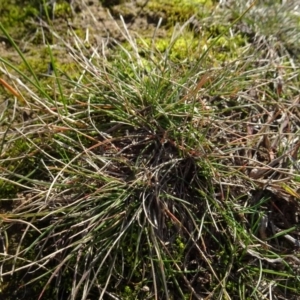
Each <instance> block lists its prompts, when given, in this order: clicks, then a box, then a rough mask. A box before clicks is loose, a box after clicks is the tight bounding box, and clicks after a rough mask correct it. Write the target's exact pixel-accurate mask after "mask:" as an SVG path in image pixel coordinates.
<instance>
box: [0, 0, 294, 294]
mask: <svg viewBox="0 0 300 300" xmlns="http://www.w3.org/2000/svg"><path fill="white" fill-rule="evenodd" d="M196 2H197V4H195V3H196ZM204 2H205V3H204ZM174 3H177V2H174ZM174 3H173V4H174ZM45 4H46V3H45ZM57 4H58V6H57V8H56V9H59V10H60V9H61V10H62V11H65V6H64V5H65V4H64V3H62V2H61V3H57ZM116 4H119V3H116ZM164 4H165V7H167V8H168V7H169V6H168V5H171V2H168V3H167V1H165V2H164ZM240 4H241V5H240V6H237V7H235V6H234V5H233V8H234V9H232V10H228V9H220V7H219V6H218V5H217V4H216V3H214V2H213V1H194V2H192V1H190V2H186V3H184V4H183V6H182V7H181V8H180V7H179V5H177V8H176V9H177V10H176V11H175V13H174V12H170V13H171V16H170V17H168V18H169V19H168V21H170V22H167V23H166V27H165V28H164V29H165V30H167V29H168V28H169V26H171V24H172V22H173V21H176V22H177V21H179V20H183V21H184V22H185V23H184V24H183V25H182V26H179V25H176V26H174V27H173V32H172V33H171V34H167V36H168V37H170V38H169V39H165V38H161V39H158V38H157V37H156V36H155V34H154V35H153V37H152V39H147V38H143V37H136V36H135V35H134V33H133V31H130V26H129V25H126V23H125V21H124V20H123V19H121V21H120V23H119V24H121V25H118V26H119V30H120V35H121V36H122V37H123V38H122V39H119V40H113V41H112V43H108V44H103V47H102V48H101V49H102V52H99V51H100V50H99V49H100V48H94V46H93V43H91V42H90V41H89V40H88V38H87V37H85V40H82V39H81V38H80V37H79V36H78V35H76V33H75V31H72V29H71V28H70V36H71V37H72V41H73V43H71V42H70V41H66V39H65V37H64V36H60V35H59V34H57V33H56V32H55V31H54V30H53V27H54V25H53V27H52V25H51V26H49V28H48V30H49V34H50V35H51V36H52V37H53V39H52V41H54V40H56V42H57V44H58V45H59V47H60V48H61V49H67V51H68V53H70V56H71V57H72V61H69V62H68V66H66V67H64V65H63V64H62V63H61V58H62V57H61V55H62V53H64V52H63V51H61V52H60V51H57V50H56V49H55V47H52V46H51V45H50V44H49V45H44V49H43V51H41V53H39V55H38V56H37V58H39V59H37V60H36V61H34V60H33V59H32V58H31V54H32V53H29V52H27V54H28V55H29V58H27V56H26V53H24V51H22V49H21V48H20V47H19V46H18V43H17V42H16V41H15V40H14V39H13V38H12V37H11V35H10V34H9V32H8V31H7V30H6V29H5V26H3V25H0V28H1V30H2V32H3V34H4V35H5V38H6V40H8V41H9V42H10V44H11V45H12V47H13V49H14V51H15V52H16V53H17V54H18V55H19V57H20V63H19V64H13V63H12V62H11V61H10V60H9V59H6V58H5V57H0V62H1V65H0V68H1V69H0V70H1V72H2V74H3V76H5V78H8V79H9V80H10V84H11V85H13V86H14V87H15V88H16V91H15V92H14V93H13V95H10V96H9V97H13V96H16V99H14V101H13V104H12V105H11V107H10V106H7V107H8V108H7V109H6V110H5V112H4V113H3V118H1V120H0V122H1V123H0V128H1V133H0V137H1V139H2V140H1V152H0V168H1V175H0V188H1V191H0V195H1V207H0V210H1V211H0V234H1V238H2V241H3V242H2V249H3V250H2V249H1V252H0V269H1V274H0V275H1V293H2V294H1V296H3V297H4V298H5V299H17V298H21V297H31V298H34V299H83V300H84V299H106V298H107V299H110V298H111V299H192V298H193V299H194V298H195V299H202V298H207V297H210V298H212V299H262V298H264V297H268V298H272V297H273V295H275V294H276V295H278V297H281V298H292V297H297V295H298V291H299V290H300V281H299V278H298V277H299V276H297V268H298V266H297V264H296V263H295V262H297V261H298V260H299V259H298V256H297V253H295V252H294V251H293V249H295V248H296V247H297V246H298V245H299V243H298V241H297V239H296V236H297V235H296V234H295V233H296V231H297V228H298V227H297V220H296V216H297V214H296V213H297V212H298V211H299V209H300V208H299V201H298V198H299V196H298V191H297V184H298V181H299V180H298V175H297V171H298V170H297V168H296V167H297V165H296V162H297V160H298V150H299V145H298V144H299V143H298V139H297V136H298V133H299V132H298V125H297V124H298V123H297V122H298V121H297V120H298V117H297V116H298V98H299V96H298V90H299V80H298V77H297V76H298V69H297V67H296V66H295V61H296V62H297V63H298V62H299V61H298V60H297V59H298V58H297V56H295V57H294V59H295V61H294V60H293V59H291V58H288V59H287V58H286V57H287V55H286V54H287V53H288V50H289V49H290V48H289V46H290V45H289V44H288V43H286V40H285V39H283V40H280V39H279V40H278V39H277V40H274V36H273V35H272V34H270V33H269V34H268V35H267V36H266V35H264V34H265V33H263V32H260V31H258V32H257V35H256V36H253V35H251V32H252V31H253V30H256V29H257V27H259V26H258V24H256V23H253V22H254V20H256V19H255V10H258V12H260V9H265V10H267V11H268V12H270V13H271V12H272V10H273V9H275V10H276V11H277V6H276V5H279V4H276V5H275V6H274V7H273V6H268V5H264V4H263V3H260V4H257V5H256V3H254V4H252V6H248V7H245V6H244V5H245V4H244V2H242V1H241V3H240ZM59 5H61V6H59ZM66 5H67V4H66ZM157 5H161V4H159V3H158V2H155V1H153V2H149V6H148V7H146V8H145V11H146V12H148V13H149V10H150V11H151V10H153V8H154V7H156V6H157ZM199 7H205V9H206V11H205V12H208V11H209V10H210V14H211V15H210V14H206V13H205V15H203V18H204V19H203V24H205V26H203V30H206V31H205V32H203V33H200V34H199V33H198V38H199V36H200V37H202V38H203V39H202V40H201V41H199V43H197V42H196V39H197V38H196V35H195V32H193V30H194V29H193V26H192V25H193V24H194V23H193V19H191V18H190V17H191V15H190V13H192V14H195V12H197V11H198V9H199ZM241 7H242V8H241ZM160 9H162V6H160ZM241 9H242V10H241ZM252 9H253V12H252ZM285 9H287V8H285ZM180 10H184V12H185V13H186V14H187V15H185V14H184V15H180V16H179V15H177V14H179V12H180ZM287 11H289V12H290V10H287ZM248 12H249V14H248ZM278 12H280V11H279V10H278ZM45 13H46V14H48V13H47V10H46V11H45ZM167 13H169V12H166V14H167ZM196 15H197V13H196ZM198 16H199V15H198ZM243 17H245V19H244V18H243ZM251 18H252V19H251ZM282 18H283V20H285V21H286V22H287V24H288V20H286V19H285V18H284V16H282ZM187 19H188V20H187ZM244 20H245V21H244ZM217 21H218V23H217ZM48 22H49V23H51V22H52V21H51V18H50V17H49V16H48ZM243 22H246V23H243ZM216 23H217V24H216ZM218 24H220V25H218ZM291 24H295V23H294V19H293V18H292V21H291ZM245 26H246V29H245ZM208 28H209V30H208ZM293 28H294V30H295V32H296V27H293ZM157 30H158V29H157ZM268 30H270V32H271V30H272V28H269V29H268ZM279 37H280V36H277V38H279ZM166 41H168V42H166ZM293 43H296V41H295V40H293ZM58 45H57V46H58ZM53 48H54V49H53ZM271 54H272V55H271ZM43 58H47V59H48V63H50V64H51V70H50V71H49V72H48V74H46V75H47V76H45V74H39V73H42V68H41V66H40V59H43ZM279 62H282V63H284V65H281V64H280V63H279ZM283 66H284V67H283ZM70 70H71V71H70ZM73 70H75V71H73ZM69 72H71V73H72V74H69ZM275 72H277V73H276V74H275V75H276V78H275V80H274V78H273V77H272V76H271V75H270V74H273V73H275ZM1 76H2V75H1ZM283 81H284V82H286V83H285V84H284V88H283V87H282V85H283ZM4 87H6V86H5V84H4ZM9 92H11V89H9V90H8V91H7V93H8V94H5V95H9ZM9 112H12V114H11V116H9ZM12 291H13V292H12ZM29 295H30V296H29Z"/></svg>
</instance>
